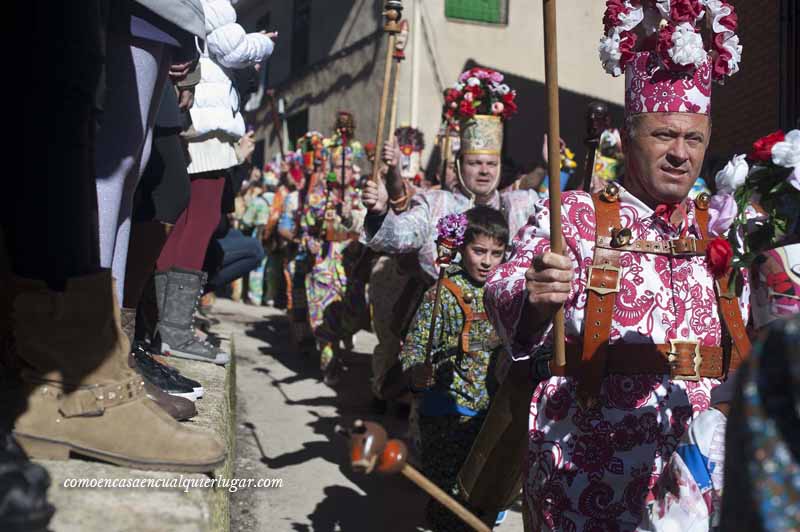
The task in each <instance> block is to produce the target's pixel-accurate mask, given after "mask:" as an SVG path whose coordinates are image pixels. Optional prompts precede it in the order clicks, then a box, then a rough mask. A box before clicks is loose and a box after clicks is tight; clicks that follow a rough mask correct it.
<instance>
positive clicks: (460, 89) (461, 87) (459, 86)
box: [454, 83, 464, 92]
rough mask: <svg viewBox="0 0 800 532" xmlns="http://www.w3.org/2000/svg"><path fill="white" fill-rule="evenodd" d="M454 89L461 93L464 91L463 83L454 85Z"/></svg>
mask: <svg viewBox="0 0 800 532" xmlns="http://www.w3.org/2000/svg"><path fill="white" fill-rule="evenodd" d="M454 88H455V89H456V90H457V91H458V92H461V91H463V90H464V84H463V83H456V85H455V87H454Z"/></svg>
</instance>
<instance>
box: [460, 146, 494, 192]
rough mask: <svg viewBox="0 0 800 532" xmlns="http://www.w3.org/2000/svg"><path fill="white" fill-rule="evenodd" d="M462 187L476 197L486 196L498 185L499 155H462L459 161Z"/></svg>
mask: <svg viewBox="0 0 800 532" xmlns="http://www.w3.org/2000/svg"><path fill="white" fill-rule="evenodd" d="M461 177H462V178H463V179H464V185H466V187H467V188H468V189H469V191H470V192H472V193H473V194H475V195H476V196H488V195H489V194H491V193H492V192H494V191H495V190H496V189H497V185H498V184H499V183H500V156H499V155H485V154H480V155H473V154H470V155H464V156H463V157H462V159H461Z"/></svg>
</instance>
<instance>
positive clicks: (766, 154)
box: [750, 131, 786, 162]
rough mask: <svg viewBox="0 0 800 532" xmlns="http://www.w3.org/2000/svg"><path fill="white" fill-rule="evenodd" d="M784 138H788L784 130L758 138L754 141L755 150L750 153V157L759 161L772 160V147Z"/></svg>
mask: <svg viewBox="0 0 800 532" xmlns="http://www.w3.org/2000/svg"><path fill="white" fill-rule="evenodd" d="M784 140H786V135H785V134H784V132H783V131H776V132H775V133H771V134H769V135H767V136H766V137H763V138H760V139H758V140H757V141H755V142H754V143H753V152H752V153H751V154H750V159H752V160H753V161H759V162H770V161H772V147H773V146H775V145H776V144H777V143H779V142H783V141H784Z"/></svg>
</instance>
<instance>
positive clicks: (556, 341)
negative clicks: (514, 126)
mask: <svg viewBox="0 0 800 532" xmlns="http://www.w3.org/2000/svg"><path fill="white" fill-rule="evenodd" d="M543 1H544V64H545V84H546V86H547V131H548V133H547V154H548V170H549V174H550V186H549V189H550V250H551V251H552V252H553V253H558V254H559V255H561V254H563V253H564V241H563V238H562V236H561V130H560V127H559V109H558V47H557V38H556V20H557V18H556V0H543ZM553 361H554V362H555V363H556V365H557V366H565V365H566V363H567V360H566V355H565V352H564V309H563V308H562V309H560V310H559V311H558V313H556V315H555V317H554V318H553Z"/></svg>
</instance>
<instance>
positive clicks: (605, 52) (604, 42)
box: [597, 28, 622, 77]
mask: <svg viewBox="0 0 800 532" xmlns="http://www.w3.org/2000/svg"><path fill="white" fill-rule="evenodd" d="M597 50H598V52H600V62H601V63H602V64H603V68H604V69H605V71H606V72H608V73H609V74H611V75H612V76H614V77H617V76H621V75H622V67H621V66H620V64H619V61H620V59H622V54H621V53H620V51H619V28H614V30H613V31H612V32H611V34H610V35H609V36H607V37H605V36H604V37H603V38H602V39H600V46H599V47H598V48H597Z"/></svg>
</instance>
